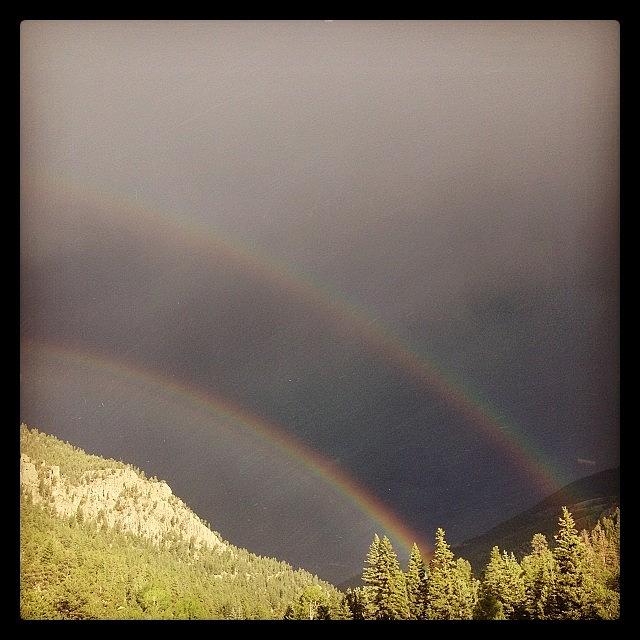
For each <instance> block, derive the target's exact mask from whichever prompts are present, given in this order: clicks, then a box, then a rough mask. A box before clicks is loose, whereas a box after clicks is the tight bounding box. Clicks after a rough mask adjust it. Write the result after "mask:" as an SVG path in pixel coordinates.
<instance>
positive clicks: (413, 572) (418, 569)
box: [406, 543, 428, 620]
mask: <svg viewBox="0 0 640 640" xmlns="http://www.w3.org/2000/svg"><path fill="white" fill-rule="evenodd" d="M427 580H428V573H427V567H426V566H425V563H424V560H423V559H422V554H421V553H420V549H419V548H418V545H417V544H415V543H414V544H413V547H412V548H411V554H410V556H409V564H408V566H407V575H406V583H407V600H408V604H409V617H410V618H411V619H413V620H423V619H424V618H425V617H426V605H427Z"/></svg>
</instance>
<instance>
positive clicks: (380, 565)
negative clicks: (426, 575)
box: [362, 535, 409, 620]
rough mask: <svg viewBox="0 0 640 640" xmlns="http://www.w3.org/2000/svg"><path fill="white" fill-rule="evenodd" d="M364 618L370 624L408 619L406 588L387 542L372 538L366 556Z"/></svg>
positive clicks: (386, 539) (394, 556)
mask: <svg viewBox="0 0 640 640" xmlns="http://www.w3.org/2000/svg"><path fill="white" fill-rule="evenodd" d="M367 564H368V565H369V566H368V567H366V568H365V570H364V572H363V576H362V580H363V582H364V583H365V585H366V586H365V595H366V603H365V616H366V618H368V619H373V620H397V619H400V620H402V619H406V618H408V617H409V604H408V601H407V587H406V583H405V577H404V573H403V572H402V570H401V569H400V564H399V562H398V557H397V556H396V553H395V551H394V550H393V546H392V545H391V541H390V540H389V538H387V536H384V538H382V540H380V538H378V536H377V535H376V536H375V537H374V539H373V542H372V543H371V547H370V548H369V554H368V555H367Z"/></svg>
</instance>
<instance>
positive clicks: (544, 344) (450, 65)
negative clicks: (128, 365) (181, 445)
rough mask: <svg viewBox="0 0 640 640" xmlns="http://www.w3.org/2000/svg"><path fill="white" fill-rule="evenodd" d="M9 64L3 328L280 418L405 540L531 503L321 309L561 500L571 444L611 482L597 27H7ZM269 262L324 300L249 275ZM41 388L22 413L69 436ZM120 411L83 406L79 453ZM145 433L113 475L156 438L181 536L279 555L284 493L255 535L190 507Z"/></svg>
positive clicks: (492, 458)
mask: <svg viewBox="0 0 640 640" xmlns="http://www.w3.org/2000/svg"><path fill="white" fill-rule="evenodd" d="M22 54H23V55H22V94H21V99H22V102H21V115H22V135H21V140H22V162H23V198H22V214H21V234H22V236H21V237H22V240H21V250H22V282H21V284H22V293H21V295H22V316H21V320H22V330H23V335H24V336H25V337H28V338H37V339H41V340H45V341H49V342H53V343H56V342H70V343H73V344H75V345H77V346H78V348H85V349H94V350H98V351H100V352H103V353H107V354H110V355H111V357H113V358H115V359H118V358H120V359H122V358H126V359H127V360H129V361H132V362H135V363H137V364H138V366H140V367H142V368H145V369H149V370H156V371H161V372H163V373H165V374H167V375H170V376H173V377H175V379H176V380H177V381H182V382H183V383H184V384H186V385H194V386H198V387H200V388H202V389H204V390H208V391H209V392H211V393H217V394H221V395H223V396H225V397H227V398H229V399H230V401H232V402H234V403H236V404H238V405H241V406H243V407H245V408H247V410H250V411H252V412H254V413H256V414H258V415H260V416H263V417H264V418H266V419H270V420H273V421H275V422H278V423H280V424H282V425H283V426H284V428H285V429H287V430H288V431H289V432H290V433H291V434H292V435H294V436H296V437H298V438H300V439H301V440H302V441H303V442H305V443H307V444H308V445H309V446H311V447H313V448H315V449H317V450H318V451H320V452H322V453H323V454H324V455H326V456H328V457H331V458H339V460H340V464H341V465H342V466H343V467H344V468H345V469H346V470H348V471H349V472H350V473H352V475H353V476H354V477H355V478H357V479H358V480H359V481H360V482H362V483H363V484H365V485H366V486H368V487H370V488H371V490H372V491H374V492H375V493H376V494H377V495H379V496H380V497H381V498H382V499H384V500H386V499H389V501H390V503H392V504H394V505H395V506H396V508H397V510H398V511H400V512H401V514H402V516H403V517H404V518H405V519H406V520H407V522H409V523H410V524H412V525H413V526H414V527H415V528H416V529H419V530H422V531H423V532H424V533H425V534H426V535H430V534H431V533H432V531H433V529H434V528H435V526H437V525H443V526H445V528H446V529H447V531H448V533H450V536H451V538H452V539H460V538H461V537H465V536H469V535H472V534H474V533H478V532H480V531H482V530H483V529H486V528H488V527H489V526H491V525H492V524H495V523H496V522H497V521H499V520H501V519H504V518H506V517H508V516H510V515H512V514H513V513H515V512H517V511H519V510H521V509H523V508H525V507H526V506H528V505H530V504H531V503H532V502H533V501H534V500H536V499H538V498H540V497H542V496H541V495H540V489H539V487H537V486H536V485H535V483H533V481H532V479H531V478H530V477H528V476H527V474H526V473H525V472H524V470H523V469H522V468H521V465H520V462H519V461H518V458H517V457H514V456H511V457H510V456H508V455H507V454H506V453H505V451H503V450H499V449H496V447H495V446H494V445H492V444H491V443H490V441H489V440H488V439H487V438H486V437H484V436H482V434H481V432H480V431H479V430H478V428H477V426H474V424H473V423H470V422H469V420H468V418H467V417H465V415H464V412H463V411H461V410H460V408H459V407H457V406H456V403H455V402H453V403H452V402H450V401H446V400H445V399H444V398H443V397H442V396H441V395H439V394H438V393H436V392H435V391H434V389H432V388H431V389H430V388H427V387H425V385H424V384H421V383H420V384H419V383H418V382H417V380H416V378H415V376H413V375H411V372H410V371H409V370H407V369H406V368H405V369H403V368H402V367H401V366H399V365H398V363H393V362H391V361H390V359H389V358H386V357H384V356H383V355H382V354H381V353H380V352H379V351H376V349H375V348H373V347H374V346H375V345H373V344H372V343H371V340H370V339H367V338H365V337H364V336H363V335H362V332H361V331H359V330H354V329H353V328H352V329H349V328H348V327H346V326H345V324H344V323H337V322H336V318H335V314H333V313H332V312H331V304H330V303H331V301H335V300H337V299H338V298H339V299H341V300H347V301H349V302H350V303H352V304H354V305H355V306H356V307H358V308H361V309H362V310H363V312H362V313H363V314H364V316H365V317H368V318H369V319H370V320H371V322H372V323H379V324H380V325H382V326H387V327H388V328H389V330H390V331H391V332H393V333H394V334H395V335H397V336H398V337H399V338H401V339H404V340H406V341H407V342H408V343H409V344H410V346H411V348H412V349H413V350H414V351H415V352H416V353H417V354H418V355H419V356H420V357H423V358H424V359H425V360H426V361H430V362H433V363H435V364H436V365H437V366H438V367H440V368H441V369H442V371H443V375H446V376H448V377H449V378H450V379H451V380H456V381H457V384H458V385H459V389H460V391H459V392H458V393H461V394H462V395H465V394H466V396H467V397H468V398H475V399H476V400H475V401H476V402H477V403H479V405H480V406H481V407H483V408H484V409H485V410H486V411H488V412H491V411H492V412H496V413H498V414H500V415H503V416H504V417H505V419H506V423H507V425H508V426H507V428H508V429H510V430H511V433H512V434H513V437H515V438H521V440H522V441H523V442H524V441H525V440H526V442H528V443H530V444H527V445H523V446H525V448H526V449H527V451H529V449H530V451H533V450H534V449H536V450H537V451H539V452H540V454H539V455H540V462H539V463H540V464H541V465H544V466H545V467H549V468H553V469H555V470H556V473H557V476H558V478H559V479H560V480H562V481H570V480H573V479H576V477H579V475H580V474H584V473H585V472H590V471H591V470H592V469H591V467H589V468H585V467H584V465H582V464H578V465H577V466H576V464H575V455H576V453H575V452H576V450H579V451H580V452H581V455H584V456H585V458H584V460H591V459H594V460H597V461H598V463H597V465H596V466H595V470H598V469H601V468H606V467H611V466H614V465H616V464H617V463H618V391H617V389H618V387H617V385H618V373H617V372H618V358H619V353H618V342H617V337H618V331H617V323H618V315H617V305H618V293H617V290H618V275H617V272H618V246H617V233H618V223H617V207H618V159H617V152H618V126H619V120H618V95H619V94H618V25H617V24H616V23H613V22H611V23H609V22H593V23H592V22H563V23H551V22H548V23H546V22H545V23H515V22H510V23H486V24H485V23H464V22H459V23H438V22H434V23H419V22H416V23H412V22H398V23H384V24H383V23H375V22H361V23H349V22H347V23H344V22H341V21H336V22H333V23H330V24H327V23H325V22H322V21H318V22H316V23H313V22H308V23H307V22H300V23H295V22H294V23H276V22H274V23H253V22H238V23H206V22H202V23H195V24H191V23H153V22H148V23H127V24H124V23H89V22H85V23H68V22H55V23H54V22H36V21H31V22H26V23H23V26H22ZM43 175H44V176H46V180H44V181H43V180H41V179H40V178H41V177H42V176H43ZM38 176H40V178H39V177H38ZM65 185H66V186H65ZM68 185H73V187H72V188H70V187H69V186H68ZM118 199H120V201H121V204H118V202H119V200H118ZM122 202H125V205H122ZM126 203H128V204H126ZM142 206H144V207H145V208H146V209H148V210H149V211H150V212H156V213H161V214H166V216H168V217H170V218H172V222H167V221H166V219H165V218H163V217H162V215H159V216H156V217H155V218H154V217H153V216H149V215H147V216H143V215H142V213H141V207H142ZM116 209H117V211H116ZM192 223H194V224H195V223H197V224H200V225H201V227H200V228H201V229H205V228H206V229H208V230H209V232H210V233H213V234H214V235H215V237H216V238H218V241H207V240H206V239H205V237H204V234H201V237H200V238H199V239H198V238H197V237H195V235H194V234H195V232H194V231H193V228H194V227H193V226H192ZM187 227H189V228H190V229H192V231H191V232H190V233H191V235H189V233H187V232H186V231H185V228H187ZM195 228H197V227H195ZM189 238H190V239H189ZM225 239H226V240H225ZM220 240H222V243H223V244H224V242H228V243H229V246H233V245H234V243H235V244H236V245H240V246H242V247H243V251H244V252H245V254H248V255H252V256H254V260H255V259H257V260H258V261H260V260H262V258H260V256H264V257H265V258H264V260H263V262H262V267H261V268H257V267H256V263H255V261H253V262H252V260H243V258H242V255H243V253H242V252H238V251H236V250H230V249H228V248H227V249H222V248H221V246H222V245H221V244H220V242H219V241H220ZM275 263H282V264H284V265H287V267H288V268H289V269H290V270H291V272H292V273H297V274H302V275H303V276H304V278H306V281H307V282H308V281H311V282H314V283H317V285H318V287H319V288H320V287H321V288H322V291H324V292H325V295H326V298H327V302H326V303H318V302H317V301H316V302H313V301H311V300H310V299H309V298H305V297H304V296H301V295H300V294H299V293H296V290H295V289H294V288H292V287H290V286H285V281H284V280H278V279H277V278H274V277H269V276H268V275H266V274H268V272H269V270H270V269H271V271H272V272H273V269H274V267H273V265H274V264H275ZM353 326H354V327H355V326H356V325H353ZM28 373H29V372H28V371H25V372H24V374H25V376H26V379H27V380H28ZM25 384H27V383H25ZM74 384H77V381H76V383H74ZM38 388H39V392H38V393H35V392H34V391H33V390H32V391H31V392H30V393H29V394H28V395H27V397H28V398H30V401H29V403H26V404H24V405H23V409H24V412H25V419H26V417H27V416H33V418H34V419H36V418H37V419H38V420H41V421H42V424H41V425H40V426H42V428H43V429H45V430H47V426H48V425H47V424H45V423H46V422H50V423H51V427H50V428H51V430H55V429H59V430H64V429H67V427H66V426H64V425H65V424H66V423H65V420H64V419H63V418H62V417H60V416H58V415H56V414H55V412H54V411H53V410H52V409H51V407H49V408H47V405H48V404H51V398H49V397H47V392H46V391H45V389H46V385H44V383H43V385H41V386H40V387H38ZM50 392H51V393H52V390H50ZM94 393H95V389H94V390H93V391H91V394H94ZM87 394H88V395H91V394H89V390H87ZM454 395H455V394H454ZM73 397H74V398H77V399H78V402H79V401H80V398H81V397H82V393H81V391H79V392H78V395H77V396H75V395H74V396H73ZM129 400H131V399H129ZM56 406H57V405H56ZM60 410H61V411H62V408H60ZM64 411H65V412H71V413H73V406H72V403H71V402H69V403H67V404H66V405H65V409H64ZM129 411H130V409H129ZM125 413H126V412H125ZM125 413H123V414H122V415H120V414H119V413H118V411H116V410H115V409H114V413H112V414H111V420H107V419H104V416H103V418H101V419H100V420H98V417H97V415H98V414H96V417H95V420H93V421H92V422H91V424H92V425H93V426H92V427H87V431H85V432H84V437H85V439H84V441H83V443H84V444H85V446H87V447H88V448H98V449H100V447H104V446H106V445H105V441H104V439H101V438H102V436H101V435H100V434H101V433H104V430H107V431H109V429H112V428H113V429H116V428H117V427H116V426H114V425H116V424H117V423H118V421H120V420H122V419H125ZM82 417H83V420H85V421H89V420H90V419H91V412H85V413H83V414H82ZM140 429H141V430H142V431H140V432H138V433H139V435H140V439H139V440H136V441H131V442H129V444H128V445H127V446H128V447H129V449H127V447H121V448H120V449H119V450H118V453H119V455H121V456H124V457H127V455H126V454H127V453H130V456H129V457H132V458H136V460H139V459H140V455H139V454H140V446H141V443H142V442H143V441H146V440H153V441H154V443H155V444H154V445H153V446H152V447H151V448H150V450H151V451H152V452H153V456H152V458H150V462H149V464H151V465H156V467H154V468H157V469H158V470H159V472H162V473H165V474H167V475H169V476H170V478H171V479H172V481H173V482H175V483H177V484H178V486H179V487H181V490H182V492H183V494H184V496H185V497H186V498H189V497H190V496H191V497H192V499H193V501H194V506H196V507H197V508H198V509H200V510H201V511H202V512H203V515H204V516H205V517H208V518H209V519H211V520H212V522H214V523H215V521H216V518H215V515H216V513H222V514H224V515H223V516H221V519H222V518H226V519H228V521H229V522H230V523H231V524H230V529H229V531H230V533H229V537H230V538H232V539H235V538H234V536H235V537H236V538H237V540H238V542H243V543H245V544H246V545H247V546H248V547H249V548H253V549H256V550H258V549H264V550H268V548H269V545H270V544H271V545H272V548H273V549H274V553H275V551H278V553H281V554H282V555H283V556H284V557H287V556H286V548H285V547H284V546H283V545H281V544H280V542H281V541H282V540H283V531H282V528H283V527H294V525H293V520H294V519H295V518H293V517H292V518H289V519H286V518H285V519H283V518H281V517H280V515H278V516H276V515H275V514H276V513H278V514H281V513H282V512H283V510H284V511H286V510H287V509H291V510H292V511H291V512H292V513H296V514H297V513H298V511H297V510H296V509H295V508H294V507H292V501H293V498H291V499H289V500H288V502H285V503H282V504H280V506H277V505H276V502H277V500H276V498H275V497H272V498H271V499H270V504H271V505H272V508H273V509H274V511H273V512H272V514H271V516H269V515H268V514H265V518H264V519H263V520H260V526H257V525H256V522H257V520H256V517H257V516H255V514H256V511H255V510H253V507H251V506H250V505H245V504H244V503H242V504H241V505H238V504H237V501H238V500H240V498H238V496H239V495H240V494H241V493H242V491H245V492H248V491H249V483H248V482H244V483H241V485H242V491H240V490H238V491H240V493H237V494H234V498H233V500H231V499H229V501H228V502H227V503H225V505H224V509H223V511H216V510H217V509H219V508H220V504H221V503H222V502H224V499H223V495H222V493H221V494H220V495H219V496H218V498H219V499H218V498H217V502H216V507H215V509H214V508H213V507H212V506H211V505H210V504H209V503H208V502H207V498H206V492H205V491H204V490H203V489H201V488H197V489H196V488H195V487H196V486H198V487H199V485H197V483H196V482H195V481H194V476H193V473H191V471H190V472H189V474H187V473H186V472H185V474H184V475H181V474H180V470H179V468H178V467H177V466H176V464H177V463H175V460H176V459H180V458H179V457H178V458H177V457H176V450H175V447H176V446H177V443H175V442H174V444H173V445H171V447H173V448H171V447H169V445H167V446H166V447H165V446H164V445H163V444H162V442H163V441H162V439H160V440H158V438H159V437H160V436H159V434H160V433H161V431H162V430H156V431H154V428H153V421H151V420H149V419H143V418H141V423H140ZM66 432H67V431H65V433H66ZM90 434H91V435H90ZM127 442H128V441H127ZM92 445H94V446H93V447H92ZM201 445H202V443H201V442H200V444H199V445H198V446H195V445H194V446H193V447H188V448H187V449H185V451H187V450H188V452H189V455H190V456H193V468H194V469H195V468H197V469H200V471H201V473H202V474H205V475H207V474H209V473H210V474H211V475H212V476H215V475H216V473H222V471H221V470H220V469H217V468H216V469H213V470H211V471H208V470H207V469H208V467H207V456H208V455H209V451H208V449H207V448H206V447H203V446H201ZM229 446H231V445H229ZM530 451H529V454H525V453H522V455H531V453H530ZM596 452H597V456H596ZM247 456H248V458H247V462H246V463H247V464H253V463H251V462H248V461H249V460H251V452H250V451H248V452H247ZM236 461H237V463H238V464H239V465H240V469H242V468H243V467H242V464H243V463H242V460H241V459H240V458H239V457H238V458H237V460H236ZM256 464H258V463H256ZM143 466H144V465H143ZM225 473H227V475H226V476H225V477H224V480H223V481H224V484H225V486H231V485H232V484H233V482H234V478H233V473H232V472H231V470H230V469H228V468H227V470H226V471H225ZM264 473H265V474H266V471H265V472H264ZM259 475H260V474H257V475H256V476H255V477H256V478H257V477H258V476H259ZM266 475H268V474H266ZM252 477H253V476H252ZM260 477H266V476H265V475H264V474H263V476H260ZM276 480H277V481H278V482H281V481H283V480H282V478H280V479H279V480H278V479H277V478H276V476H274V480H273V483H267V484H266V485H265V486H267V487H268V488H269V490H273V491H275V489H274V487H275V486H276V485H275V483H276ZM305 486H306V485H305ZM256 491H257V489H256ZM249 493H250V491H249ZM265 493H266V489H265ZM298 498H299V499H300V500H301V501H302V502H303V503H304V496H303V495H301V494H299V493H298V494H296V499H298ZM265 499H266V498H265V496H263V497H261V498H260V499H259V500H257V504H261V503H262V502H264V500H265ZM261 501H262V502H261ZM232 503H233V504H232ZM251 504H253V503H251ZM236 507H237V508H238V513H237V514H236V515H235V516H233V515H232V512H233V508H236ZM257 508H258V507H256V509H257ZM245 514H248V515H247V517H249V518H250V520H251V522H252V523H253V524H252V525H251V531H252V532H253V533H247V526H244V527H243V524H242V518H243V517H245ZM251 514H253V515H251ZM296 517H297V516H296ZM350 517H354V516H353V514H352V515H351V516H350ZM314 522H315V521H314ZM245 525H246V523H245ZM316 525H317V522H315V524H314V526H316ZM300 527H301V528H300V534H301V535H302V534H304V535H306V536H314V535H317V536H319V537H318V538H317V539H318V540H319V541H321V540H325V541H326V540H327V537H326V536H329V535H333V534H329V532H328V531H329V530H328V529H325V528H323V527H322V526H320V525H317V528H318V531H322V533H317V531H316V532H315V533H314V530H312V529H313V527H311V524H309V525H308V526H306V527H305V525H304V524H300ZM323 536H324V537H323ZM350 544H352V546H355V542H354V540H353V539H352V540H351V542H350ZM262 545H264V546H262ZM296 549H297V551H295V552H292V553H293V554H294V555H293V556H289V557H291V558H293V559H294V560H295V561H296V562H299V563H300V564H304V563H305V561H307V559H308V561H309V562H311V563H316V564H317V566H319V567H320V566H321V561H322V558H321V557H320V556H319V555H315V556H314V555H313V554H314V552H313V551H310V550H309V546H308V545H307V546H297V547H296ZM362 553H364V550H363V552H362ZM305 554H306V555H305ZM331 562H338V560H336V559H333V560H331ZM358 562H359V560H358ZM337 573H338V570H336V575H337Z"/></svg>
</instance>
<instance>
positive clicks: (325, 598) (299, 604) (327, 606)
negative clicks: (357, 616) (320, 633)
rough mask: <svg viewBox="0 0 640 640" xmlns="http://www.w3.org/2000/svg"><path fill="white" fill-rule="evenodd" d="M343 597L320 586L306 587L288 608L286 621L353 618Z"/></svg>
mask: <svg viewBox="0 0 640 640" xmlns="http://www.w3.org/2000/svg"><path fill="white" fill-rule="evenodd" d="M343 600H344V599H343V597H341V596H339V595H338V594H337V593H335V592H334V593H331V592H329V591H327V589H324V588H322V587H321V586H320V585H318V584H314V585H309V586H307V587H305V588H304V589H303V591H302V593H301V594H300V596H299V597H298V598H297V599H296V601H295V602H294V603H293V604H292V605H290V606H289V607H288V608H287V611H286V612H285V616H284V617H285V619H286V620H344V619H349V618H350V617H351V615H350V612H349V610H348V608H347V607H346V604H345V603H344V602H343Z"/></svg>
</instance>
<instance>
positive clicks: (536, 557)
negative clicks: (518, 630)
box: [521, 533, 556, 620]
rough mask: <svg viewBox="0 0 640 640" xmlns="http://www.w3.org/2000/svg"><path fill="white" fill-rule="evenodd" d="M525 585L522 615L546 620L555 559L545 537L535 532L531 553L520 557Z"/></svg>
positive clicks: (554, 571) (532, 618)
mask: <svg viewBox="0 0 640 640" xmlns="http://www.w3.org/2000/svg"><path fill="white" fill-rule="evenodd" d="M521 566H522V571H523V579H524V587H525V601H524V611H523V617H525V618H527V619H531V620H546V619H547V618H548V617H549V608H550V598H551V594H552V592H553V584H554V580H555V574H556V566H555V559H554V557H553V553H552V551H551V549H549V545H548V543H547V539H546V538H545V536H544V535H543V534H541V533H536V534H535V535H534V536H533V538H532V540H531V553H530V554H529V555H527V556H525V557H524V558H523V559H522V563H521Z"/></svg>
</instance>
